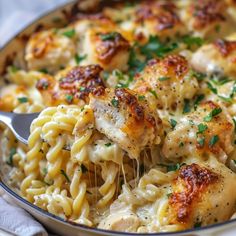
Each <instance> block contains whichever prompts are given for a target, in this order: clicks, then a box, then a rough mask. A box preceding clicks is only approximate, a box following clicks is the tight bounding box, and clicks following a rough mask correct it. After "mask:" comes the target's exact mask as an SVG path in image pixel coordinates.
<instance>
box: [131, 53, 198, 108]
mask: <svg viewBox="0 0 236 236" xmlns="http://www.w3.org/2000/svg"><path fill="white" fill-rule="evenodd" d="M135 79H136V81H135V84H134V85H133V89H134V90H135V91H136V92H138V93H140V94H143V95H145V96H146V97H147V98H148V99H149V98H150V100H152V101H153V102H154V103H155V105H157V107H158V108H159V109H166V110H176V108H178V107H182V104H183V102H184V99H191V98H193V96H194V94H195V93H196V92H197V90H198V82H197V79H196V77H195V74H194V72H193V71H192V70H191V69H190V67H189V65H188V62H187V60H186V59H185V58H184V57H182V56H179V55H169V56H167V57H165V58H164V59H162V60H158V59H155V60H151V61H150V62H149V63H148V65H147V66H146V68H145V69H144V71H143V72H141V73H140V74H138V75H137V76H136V78H135ZM153 102H151V103H153Z"/></svg>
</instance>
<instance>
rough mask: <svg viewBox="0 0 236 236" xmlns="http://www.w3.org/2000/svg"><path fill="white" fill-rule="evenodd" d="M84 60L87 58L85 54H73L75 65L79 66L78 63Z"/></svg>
mask: <svg viewBox="0 0 236 236" xmlns="http://www.w3.org/2000/svg"><path fill="white" fill-rule="evenodd" d="M86 58H87V54H85V55H79V54H75V62H76V64H77V65H79V64H80V62H81V61H83V60H85V59H86Z"/></svg>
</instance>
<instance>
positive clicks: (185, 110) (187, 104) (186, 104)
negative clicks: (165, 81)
mask: <svg viewBox="0 0 236 236" xmlns="http://www.w3.org/2000/svg"><path fill="white" fill-rule="evenodd" d="M190 111H191V107H190V101H189V100H188V99H184V108H183V114H185V113H188V112H190Z"/></svg>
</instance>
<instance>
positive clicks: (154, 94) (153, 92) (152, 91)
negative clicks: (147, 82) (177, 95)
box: [149, 90, 157, 98]
mask: <svg viewBox="0 0 236 236" xmlns="http://www.w3.org/2000/svg"><path fill="white" fill-rule="evenodd" d="M149 93H151V94H152V95H153V96H154V97H155V98H157V93H156V91H154V90H149Z"/></svg>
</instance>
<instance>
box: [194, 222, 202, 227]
mask: <svg viewBox="0 0 236 236" xmlns="http://www.w3.org/2000/svg"><path fill="white" fill-rule="evenodd" d="M201 226H202V222H196V223H195V224H194V226H193V227H194V228H199V227H201Z"/></svg>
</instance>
